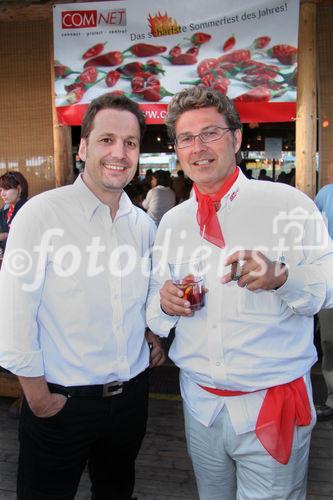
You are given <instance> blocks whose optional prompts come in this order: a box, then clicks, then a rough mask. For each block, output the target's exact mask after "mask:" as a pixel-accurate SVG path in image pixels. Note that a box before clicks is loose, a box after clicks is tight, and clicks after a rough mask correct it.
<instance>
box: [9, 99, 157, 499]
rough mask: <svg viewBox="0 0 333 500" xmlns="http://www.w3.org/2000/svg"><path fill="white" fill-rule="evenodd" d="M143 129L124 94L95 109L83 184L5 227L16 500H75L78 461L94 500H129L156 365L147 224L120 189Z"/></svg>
mask: <svg viewBox="0 0 333 500" xmlns="http://www.w3.org/2000/svg"><path fill="white" fill-rule="evenodd" d="M144 128H145V120H144V115H143V114H142V113H141V112H140V110H139V108H138V106H137V105H136V104H135V103H134V102H132V101H130V100H129V99H127V98H126V97H115V96H112V95H111V94H108V95H104V96H101V97H98V98H97V99H95V100H94V101H92V103H91V104H90V106H89V108H88V111H87V113H86V115H85V116H84V118H83V123H82V138H81V143H80V148H79V154H80V157H81V159H82V160H83V161H84V162H85V169H84V172H83V174H82V176H81V175H80V176H79V177H78V178H77V180H76V181H75V183H74V184H73V185H71V186H66V187H62V188H59V189H55V190H52V191H48V192H45V193H42V194H41V195H39V196H35V197H34V198H32V199H31V200H30V202H28V203H27V204H26V205H25V206H24V207H23V208H22V209H21V211H20V212H19V213H18V215H17V217H16V218H15V221H14V223H13V226H12V229H11V233H10V236H9V239H8V247H7V254H6V256H5V259H4V265H3V268H2V270H1V276H0V295H1V303H0V316H1V338H0V364H1V366H4V367H5V368H7V369H8V370H10V371H12V372H13V373H15V374H17V375H18V377H19V380H20V383H21V385H22V388H23V391H24V395H25V399H24V402H23V407H22V413H21V420H20V430H19V438H20V455H19V470H18V499H19V500H48V499H49V500H51V499H52V500H72V499H74V497H75V494H76V490H77V487H78V484H79V481H80V477H81V474H82V472H83V470H84V468H85V466H86V464H88V470H89V475H90V478H91V482H92V498H94V499H95V500H102V499H103V500H104V499H108V500H129V499H130V498H131V496H132V493H133V488H134V476H135V471H134V464H135V458H136V456H137V454H138V451H139V448H140V445H141V442H142V439H143V437H144V434H145V429H146V421H147V404H148V371H147V368H148V365H149V358H150V366H151V367H152V366H156V365H157V364H160V363H161V362H163V360H164V354H163V350H162V349H161V346H160V342H159V340H158V338H156V337H155V336H154V335H153V334H152V332H149V331H147V332H146V336H145V331H146V322H145V302H146V296H147V292H148V283H149V273H150V257H149V249H150V247H151V245H152V243H153V239H154V235H155V226H154V224H153V222H152V221H151V219H150V218H149V217H148V216H147V215H146V214H145V213H144V212H143V211H142V210H140V209H139V208H136V207H134V206H133V205H132V203H131V202H130V200H129V198H128V196H127V195H126V194H125V193H124V192H123V188H124V187H125V186H126V184H128V183H129V182H130V181H131V179H132V178H133V176H134V174H135V171H136V168H137V164H138V160H139V149H140V141H141V139H142V135H143V132H144ZM15 255H16V257H17V256H18V255H20V256H21V260H20V263H21V267H20V269H19V270H18V268H17V265H16V267H15V262H14V260H13V259H14V258H15ZM25 258H26V259H27V260H26V261H24V259H25ZM22 259H23V260H22ZM16 262H18V261H16ZM25 263H26V266H25V267H23V266H24V264H25ZM133 283H135V286H133Z"/></svg>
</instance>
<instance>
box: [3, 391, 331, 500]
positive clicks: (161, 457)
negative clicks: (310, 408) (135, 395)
mask: <svg viewBox="0 0 333 500" xmlns="http://www.w3.org/2000/svg"><path fill="white" fill-rule="evenodd" d="M165 397H168V398H169V399H159V398H158V399H157V398H156V397H152V398H151V399H150V410H149V422H148V432H147V436H146V438H145V441H144V444H143V447H142V449H141V452H140V455H139V457H138V460H137V480H136V488H135V496H137V497H138V500H198V497H197V494H196V487H195V481H194V477H193V473H192V468H191V464H190V461H189V459H188V457H187V453H186V445H185V439H184V430H183V418H182V407H181V402H180V401H179V400H177V398H172V396H164V398H165ZM12 401H13V400H12V399H10V398H4V397H0V500H14V499H15V498H16V495H15V481H16V468H17V454H18V442H17V425H18V422H17V420H12V419H10V418H9V417H8V415H7V411H8V408H9V405H10V403H11V402H12ZM307 498H308V500H328V499H333V421H330V422H322V423H318V424H317V426H316V427H315V429H314V432H313V435H312V444H311V454H310V469H309V479H308V497H307ZM75 500H90V494H89V479H88V476H87V474H86V473H85V474H84V476H83V477H82V481H81V483H80V488H79V491H78V493H77V495H76V498H75Z"/></svg>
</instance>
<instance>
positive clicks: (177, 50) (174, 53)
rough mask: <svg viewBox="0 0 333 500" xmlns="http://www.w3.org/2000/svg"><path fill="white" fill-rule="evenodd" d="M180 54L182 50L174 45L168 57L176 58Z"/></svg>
mask: <svg viewBox="0 0 333 500" xmlns="http://www.w3.org/2000/svg"><path fill="white" fill-rule="evenodd" d="M181 52H182V49H181V48H180V46H179V45H175V46H174V47H172V49H170V50H169V56H170V57H177V56H179V54H181Z"/></svg>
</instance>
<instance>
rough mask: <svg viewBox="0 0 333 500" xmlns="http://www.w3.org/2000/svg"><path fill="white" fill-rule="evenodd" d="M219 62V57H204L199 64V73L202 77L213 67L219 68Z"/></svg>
mask: <svg viewBox="0 0 333 500" xmlns="http://www.w3.org/2000/svg"><path fill="white" fill-rule="evenodd" d="M218 65H219V62H218V60H217V59H214V58H210V59H203V60H202V61H201V62H200V63H199V64H198V66H197V73H198V76H199V77H200V78H202V77H203V76H204V75H207V73H209V72H210V70H211V68H217V67H218Z"/></svg>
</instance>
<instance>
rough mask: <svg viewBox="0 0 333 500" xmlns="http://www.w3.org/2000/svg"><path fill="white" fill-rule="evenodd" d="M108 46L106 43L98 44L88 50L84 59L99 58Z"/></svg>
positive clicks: (83, 56)
mask: <svg viewBox="0 0 333 500" xmlns="http://www.w3.org/2000/svg"><path fill="white" fill-rule="evenodd" d="M105 45H106V42H105V43H97V44H96V45H94V46H93V47H90V49H88V50H86V51H85V53H84V54H83V55H82V59H91V58H92V57H96V56H99V55H100V54H101V53H102V52H103V50H104V47H105Z"/></svg>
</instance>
